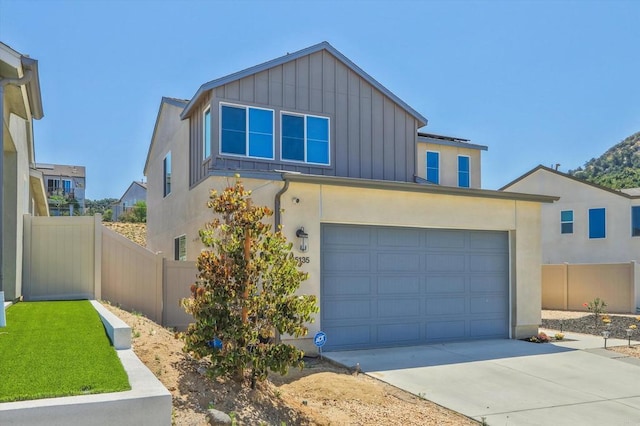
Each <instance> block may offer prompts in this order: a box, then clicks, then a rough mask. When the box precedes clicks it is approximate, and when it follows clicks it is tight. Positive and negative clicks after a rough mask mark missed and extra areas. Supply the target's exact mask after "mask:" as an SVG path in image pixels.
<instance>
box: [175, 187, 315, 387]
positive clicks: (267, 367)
mask: <svg viewBox="0 0 640 426" xmlns="http://www.w3.org/2000/svg"><path fill="white" fill-rule="evenodd" d="M250 196H251V192H250V191H246V190H245V189H244V187H243V185H242V183H241V182H240V181H239V180H237V181H236V183H235V185H234V186H233V187H228V188H226V189H225V190H224V192H223V193H221V194H219V195H218V193H217V192H216V191H212V192H211V196H210V201H209V202H208V203H207V206H208V207H209V208H211V209H212V210H213V212H214V213H215V214H216V215H217V217H216V218H215V219H214V220H213V221H212V222H210V223H208V224H206V225H205V227H204V229H202V230H201V231H200V238H201V240H202V242H203V243H204V245H205V246H206V247H208V248H209V249H208V250H204V251H202V252H201V254H200V256H199V257H198V262H197V264H198V271H199V275H198V277H199V281H198V282H196V283H195V284H193V285H192V286H191V297H189V298H187V299H183V300H182V302H181V303H182V306H183V307H184V309H185V310H186V312H187V313H189V314H191V315H193V317H194V319H195V322H194V323H192V324H190V325H189V328H188V330H187V331H186V332H185V334H184V335H183V338H184V340H185V347H184V350H185V351H187V352H191V353H193V354H194V355H195V356H196V357H199V358H202V357H207V356H210V357H211V366H210V367H209V374H210V375H211V376H213V377H228V378H233V379H234V380H236V381H238V382H244V380H245V370H246V369H249V370H250V374H249V378H250V382H251V387H252V388H255V385H256V381H257V380H264V379H266V378H267V376H268V374H269V371H275V372H278V373H280V374H286V372H287V370H288V368H289V367H291V366H296V367H300V368H301V367H302V366H303V361H302V356H303V355H304V353H303V352H302V351H301V350H299V349H297V348H296V347H295V346H293V345H290V344H285V343H282V342H281V341H280V340H279V335H280V334H284V333H286V334H289V335H292V336H294V337H300V336H304V335H306V334H307V332H308V329H307V326H306V324H307V323H309V322H311V321H312V314H313V313H315V312H318V307H317V305H316V298H315V296H309V295H305V296H302V295H296V294H295V293H296V291H297V290H298V289H299V287H300V284H301V283H302V281H304V280H305V279H307V274H306V273H304V272H301V271H300V270H298V267H299V266H300V265H299V263H298V261H296V260H295V259H294V257H293V254H292V253H291V247H292V244H291V243H289V242H287V240H286V238H285V237H284V235H283V234H282V233H281V231H280V230H278V231H277V232H275V233H274V232H273V231H272V230H271V225H269V224H266V223H265V222H263V220H264V219H265V218H266V217H269V216H271V215H272V214H273V212H272V211H271V210H269V208H267V207H258V206H253V205H252V204H251V199H250Z"/></svg>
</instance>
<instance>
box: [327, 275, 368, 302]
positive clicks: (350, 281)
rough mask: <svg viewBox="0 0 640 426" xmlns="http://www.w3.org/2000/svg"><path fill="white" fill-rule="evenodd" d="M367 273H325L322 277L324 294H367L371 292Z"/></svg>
mask: <svg viewBox="0 0 640 426" xmlns="http://www.w3.org/2000/svg"><path fill="white" fill-rule="evenodd" d="M371 280H372V277H370V276H369V275H340V276H335V275H329V274H327V275H325V277H324V279H323V294H324V296H325V297H326V296H329V297H331V296H347V295H356V294H357V295H361V296H362V295H367V294H369V293H371V288H372V285H371Z"/></svg>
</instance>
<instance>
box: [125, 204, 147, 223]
mask: <svg viewBox="0 0 640 426" xmlns="http://www.w3.org/2000/svg"><path fill="white" fill-rule="evenodd" d="M119 219H120V221H121V222H133V223H145V222H146V221H147V203H146V202H145V201H138V202H136V203H135V204H134V205H133V207H132V208H130V209H129V210H127V211H126V212H124V213H123V214H121V215H120V218H119Z"/></svg>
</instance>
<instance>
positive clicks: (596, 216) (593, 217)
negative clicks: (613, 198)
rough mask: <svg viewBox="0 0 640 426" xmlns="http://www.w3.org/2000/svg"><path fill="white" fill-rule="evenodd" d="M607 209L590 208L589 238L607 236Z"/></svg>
mask: <svg viewBox="0 0 640 426" xmlns="http://www.w3.org/2000/svg"><path fill="white" fill-rule="evenodd" d="M606 236H607V235H606V215H605V209H589V238H605V237H606Z"/></svg>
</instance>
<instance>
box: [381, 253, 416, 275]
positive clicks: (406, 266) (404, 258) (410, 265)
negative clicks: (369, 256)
mask: <svg viewBox="0 0 640 426" xmlns="http://www.w3.org/2000/svg"><path fill="white" fill-rule="evenodd" d="M377 261H378V271H379V272H392V271H398V272H419V271H420V255H419V254H416V253H393V252H381V253H378V256H377Z"/></svg>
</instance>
